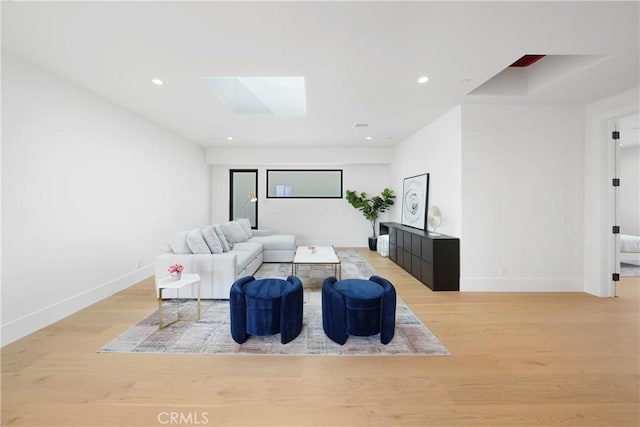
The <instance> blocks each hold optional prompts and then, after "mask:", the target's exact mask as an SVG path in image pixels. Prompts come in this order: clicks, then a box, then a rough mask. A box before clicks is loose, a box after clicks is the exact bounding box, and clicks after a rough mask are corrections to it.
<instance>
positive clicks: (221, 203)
mask: <svg viewBox="0 0 640 427" xmlns="http://www.w3.org/2000/svg"><path fill="white" fill-rule="evenodd" d="M274 151H275V152H276V153H277V155H275V157H274V158H275V159H277V165H274V164H273V163H269V164H265V163H264V161H265V157H264V156H263V155H262V154H261V152H260V151H259V150H256V151H254V150H243V149H240V148H239V149H234V150H223V151H220V150H208V154H207V160H208V162H209V163H210V164H212V166H211V188H212V190H211V191H212V194H214V195H215V197H214V198H213V200H212V204H211V222H212V223H220V222H224V221H227V220H228V219H229V170H230V169H241V168H252V169H258V226H259V228H261V229H268V230H271V231H272V232H274V233H291V234H295V235H296V238H297V242H298V244H301V245H306V244H316V245H335V246H342V247H366V246H367V237H369V236H370V235H371V225H370V223H369V221H367V220H366V219H365V218H364V217H363V216H362V214H361V213H360V212H359V211H357V210H356V209H354V208H353V207H352V206H351V205H350V204H349V203H348V202H347V201H346V199H344V198H341V199H267V198H266V169H323V168H326V169H343V190H344V192H346V190H356V191H358V192H360V191H366V192H367V193H370V194H379V193H380V192H381V191H382V190H383V189H384V188H385V187H387V186H388V185H389V184H388V183H389V166H388V164H384V162H389V157H388V156H386V153H388V152H389V150H388V149H382V150H379V153H381V154H380V155H377V156H375V158H373V157H370V156H365V153H366V152H367V150H366V149H355V148H345V149H342V150H340V149H335V150H330V151H331V156H330V157H327V150H326V149H322V148H306V149H305V150H303V151H296V150H292V151H288V150H283V151H282V152H279V153H278V149H275V150H274ZM374 151H375V150H374ZM222 153H224V154H222ZM237 153H241V154H240V155H236V154H237ZM272 156H273V153H272ZM365 157H366V160H360V161H363V162H366V163H364V164H355V163H357V162H358V161H359V160H358V159H363V158H365ZM240 159H241V160H242V163H241V164H238V163H235V164H226V163H227V161H228V160H232V161H237V160H240ZM310 159H316V160H317V161H321V162H322V164H317V165H310V163H309V160H310ZM329 160H333V162H334V163H328V161H329ZM372 161H374V162H376V164H371V163H369V162H372ZM340 162H345V163H340ZM386 218H387V214H386V213H384V214H382V215H381V218H380V219H381V220H382V221H384V220H386Z"/></svg>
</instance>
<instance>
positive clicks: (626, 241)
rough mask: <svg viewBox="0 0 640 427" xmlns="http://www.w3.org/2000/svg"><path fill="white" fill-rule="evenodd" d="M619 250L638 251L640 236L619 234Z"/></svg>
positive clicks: (639, 249) (623, 251)
mask: <svg viewBox="0 0 640 427" xmlns="http://www.w3.org/2000/svg"><path fill="white" fill-rule="evenodd" d="M620 252H621V253H625V252H626V253H640V236H632V235H630V234H621V235H620Z"/></svg>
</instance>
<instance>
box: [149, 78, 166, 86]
mask: <svg viewBox="0 0 640 427" xmlns="http://www.w3.org/2000/svg"><path fill="white" fill-rule="evenodd" d="M151 83H153V84H154V85H158V86H162V85H163V84H164V82H163V81H162V80H160V79H153V80H151Z"/></svg>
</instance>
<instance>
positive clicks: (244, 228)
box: [235, 218, 253, 239]
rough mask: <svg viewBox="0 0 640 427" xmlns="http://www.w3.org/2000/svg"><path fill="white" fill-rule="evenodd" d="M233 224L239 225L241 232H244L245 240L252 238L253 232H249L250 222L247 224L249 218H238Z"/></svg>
mask: <svg viewBox="0 0 640 427" xmlns="http://www.w3.org/2000/svg"><path fill="white" fill-rule="evenodd" d="M235 222H237V223H238V224H240V227H241V228H242V231H244V234H246V236H247V239H250V238H251V237H253V232H252V231H251V222H249V218H238V219H236V220H235Z"/></svg>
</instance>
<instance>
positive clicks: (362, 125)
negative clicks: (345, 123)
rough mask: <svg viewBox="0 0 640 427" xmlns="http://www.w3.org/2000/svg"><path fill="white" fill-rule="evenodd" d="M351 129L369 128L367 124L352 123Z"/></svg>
mask: <svg viewBox="0 0 640 427" xmlns="http://www.w3.org/2000/svg"><path fill="white" fill-rule="evenodd" d="M353 127H354V128H366V127H369V123H354V124H353Z"/></svg>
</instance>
